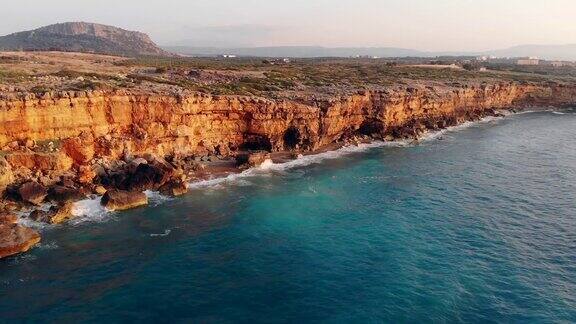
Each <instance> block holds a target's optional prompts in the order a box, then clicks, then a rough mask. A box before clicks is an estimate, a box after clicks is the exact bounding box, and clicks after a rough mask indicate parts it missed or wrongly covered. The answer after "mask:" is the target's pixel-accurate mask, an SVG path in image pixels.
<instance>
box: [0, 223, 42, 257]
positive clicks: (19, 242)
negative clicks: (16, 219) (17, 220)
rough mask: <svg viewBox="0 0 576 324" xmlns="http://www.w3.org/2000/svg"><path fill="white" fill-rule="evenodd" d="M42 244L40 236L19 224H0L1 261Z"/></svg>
mask: <svg viewBox="0 0 576 324" xmlns="http://www.w3.org/2000/svg"><path fill="white" fill-rule="evenodd" d="M39 242H40V234H38V232H36V231H35V230H33V229H30V228H27V227H24V226H21V225H18V224H0V259H2V258H5V257H8V256H12V255H16V254H20V253H23V252H26V251H28V250H30V249H31V248H32V247H33V246H34V245H36V244H38V243H39Z"/></svg>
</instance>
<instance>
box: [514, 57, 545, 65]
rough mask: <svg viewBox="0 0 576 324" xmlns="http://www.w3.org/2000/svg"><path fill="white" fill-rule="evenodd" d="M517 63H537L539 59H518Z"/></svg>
mask: <svg viewBox="0 0 576 324" xmlns="http://www.w3.org/2000/svg"><path fill="white" fill-rule="evenodd" d="M516 64H518V65H539V64H540V60H539V59H537V58H527V59H520V60H518V61H517V62H516Z"/></svg>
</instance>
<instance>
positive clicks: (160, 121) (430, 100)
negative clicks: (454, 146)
mask: <svg viewBox="0 0 576 324" xmlns="http://www.w3.org/2000/svg"><path fill="white" fill-rule="evenodd" d="M574 98H576V86H558V85H550V86H546V85H533V84H519V83H513V82H500V83H494V84H483V85H474V86H467V85H466V86H458V87H456V86H455V87H449V86H446V87H443V88H438V89H436V88H434V89H427V88H425V87H421V88H410V89H406V88H404V89H402V88H391V89H385V90H378V91H376V90H374V91H361V92H358V93H356V94H351V95H346V96H334V98H333V99H332V100H316V99H310V101H302V102H306V103H302V102H296V101H290V100H268V99H264V98H256V97H242V96H211V95H204V94H194V93H186V94H184V95H171V94H167V93H166V94H152V93H141V92H139V93H130V92H127V91H115V92H102V91H92V92H83V91H78V92H63V93H54V95H52V96H50V97H49V98H44V97H42V96H35V95H27V96H24V97H23V98H4V99H3V100H0V147H1V148H3V149H5V150H7V153H8V154H6V161H7V163H8V168H4V170H11V172H12V173H13V175H14V177H13V178H15V181H17V180H22V179H30V178H31V175H34V174H37V173H38V172H41V173H43V174H44V175H45V174H49V175H50V178H54V175H57V174H59V173H62V172H75V175H76V176H77V177H78V179H80V181H81V182H83V183H87V184H88V183H90V181H93V180H94V179H95V178H102V179H103V181H102V184H103V185H105V186H106V187H117V188H122V189H138V190H144V189H149V188H156V189H157V188H158V187H159V186H161V185H163V184H165V183H166V182H167V181H169V180H170V179H171V178H172V175H171V174H170V173H171V172H172V171H170V170H169V169H170V168H165V165H163V164H157V163H150V161H147V165H148V166H142V164H143V163H140V164H138V165H137V166H136V168H135V170H134V172H129V173H128V176H126V175H125V174H119V173H114V174H113V175H110V174H106V175H103V174H102V171H101V169H102V168H100V166H99V164H98V163H99V162H95V161H94V160H98V159H104V158H105V159H106V160H107V161H121V160H124V161H129V159H127V157H130V156H144V155H145V154H154V155H155V156H158V157H167V156H226V155H229V156H234V155H235V154H236V153H237V152H239V151H242V150H254V151H258V150H263V151H295V152H297V151H308V150H315V149H318V148H321V147H323V146H326V145H329V144H333V143H336V142H338V143H342V142H346V140H348V139H350V138H353V137H355V136H369V137H370V138H374V139H384V138H403V137H412V138H415V137H418V136H419V135H420V134H421V133H422V132H424V131H425V130H429V129H438V128H444V127H447V126H451V125H455V124H458V123H461V122H463V121H467V120H477V119H478V118H481V117H483V116H487V115H490V114H493V113H494V110H495V109H498V108H510V107H527V106H538V105H546V106H561V105H566V104H570V103H574V101H575V99H574ZM55 139H59V141H58V142H61V143H62V147H61V148H60V150H59V151H57V150H55V151H54V152H49V153H46V152H31V151H30V149H26V150H22V149H18V143H26V142H31V143H36V144H33V145H32V147H33V146H35V145H37V143H42V142H46V141H52V140H55ZM13 143H16V145H13ZM20 146H22V145H20ZM256 164H257V163H256ZM138 168H139V169H138ZM136 169H138V170H136ZM3 172H4V173H3ZM2 174H5V175H7V177H6V178H5V179H7V180H3V177H2ZM10 181H11V180H10V171H3V169H2V167H1V163H0V189H1V187H2V184H3V183H6V182H10ZM123 182H124V183H123Z"/></svg>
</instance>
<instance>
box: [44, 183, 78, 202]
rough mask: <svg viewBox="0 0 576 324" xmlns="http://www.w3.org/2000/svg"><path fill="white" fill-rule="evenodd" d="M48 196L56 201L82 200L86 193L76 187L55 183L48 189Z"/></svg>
mask: <svg viewBox="0 0 576 324" xmlns="http://www.w3.org/2000/svg"><path fill="white" fill-rule="evenodd" d="M48 198H49V199H50V200H53V201H57V202H67V201H77V200H82V199H84V198H86V195H84V193H83V192H82V190H80V189H78V188H76V187H68V186H59V185H57V186H54V187H52V188H50V189H49V190H48Z"/></svg>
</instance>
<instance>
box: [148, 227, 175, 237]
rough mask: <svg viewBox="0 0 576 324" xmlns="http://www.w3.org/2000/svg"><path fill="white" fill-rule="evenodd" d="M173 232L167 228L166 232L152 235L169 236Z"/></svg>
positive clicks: (151, 235)
mask: <svg viewBox="0 0 576 324" xmlns="http://www.w3.org/2000/svg"><path fill="white" fill-rule="evenodd" d="M171 232H172V230H169V229H167V230H165V231H164V233H160V234H150V237H164V236H168V235H170V233H171Z"/></svg>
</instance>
